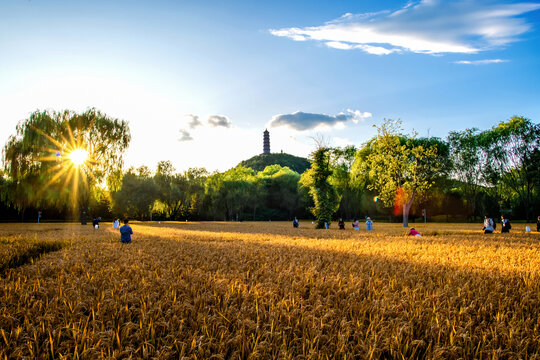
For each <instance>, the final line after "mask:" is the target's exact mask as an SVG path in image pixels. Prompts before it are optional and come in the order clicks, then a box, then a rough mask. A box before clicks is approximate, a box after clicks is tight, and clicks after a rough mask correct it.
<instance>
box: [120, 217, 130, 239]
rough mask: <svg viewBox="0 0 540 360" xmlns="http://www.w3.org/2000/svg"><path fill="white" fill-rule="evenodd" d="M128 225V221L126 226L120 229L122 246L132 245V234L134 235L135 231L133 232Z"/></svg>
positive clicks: (125, 221) (125, 222) (125, 223)
mask: <svg viewBox="0 0 540 360" xmlns="http://www.w3.org/2000/svg"><path fill="white" fill-rule="evenodd" d="M128 223H129V220H128V219H126V220H124V226H122V227H121V228H120V242H121V243H122V244H130V243H131V234H133V230H131V226H129V225H128Z"/></svg>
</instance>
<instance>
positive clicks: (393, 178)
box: [360, 120, 439, 226]
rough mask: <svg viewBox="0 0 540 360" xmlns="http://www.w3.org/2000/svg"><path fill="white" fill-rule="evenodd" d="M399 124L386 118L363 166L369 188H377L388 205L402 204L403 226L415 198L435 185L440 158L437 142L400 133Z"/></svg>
mask: <svg viewBox="0 0 540 360" xmlns="http://www.w3.org/2000/svg"><path fill="white" fill-rule="evenodd" d="M400 125H401V123H400V122H399V121H391V120H387V121H386V122H385V123H384V124H383V125H382V126H380V127H379V128H378V135H377V137H376V139H373V141H371V143H370V144H369V145H370V149H369V153H368V154H367V156H366V157H365V159H364V162H363V163H362V165H361V166H362V167H364V169H365V170H364V172H365V173H367V174H368V176H369V184H368V186H367V187H368V189H370V190H373V191H375V192H376V193H377V195H378V197H379V198H380V199H381V200H382V202H383V203H384V204H385V206H388V207H396V206H399V207H403V226H408V215H409V210H410V208H411V206H412V204H413V201H414V198H415V196H416V194H417V193H423V192H425V191H427V190H428V189H429V188H430V187H431V186H432V185H433V182H434V176H435V174H436V172H437V169H438V166H439V162H438V160H437V146H436V145H434V144H429V143H428V144H424V143H423V142H421V141H418V140H416V139H414V138H412V139H409V138H407V137H405V136H403V135H401V133H400V130H401V128H400ZM360 156H361V155H360Z"/></svg>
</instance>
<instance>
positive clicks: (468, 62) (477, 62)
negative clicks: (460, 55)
mask: <svg viewBox="0 0 540 360" xmlns="http://www.w3.org/2000/svg"><path fill="white" fill-rule="evenodd" d="M505 62H508V60H504V59H485V60H460V61H456V62H455V64H465V65H486V64H499V63H505Z"/></svg>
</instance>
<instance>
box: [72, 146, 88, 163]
mask: <svg viewBox="0 0 540 360" xmlns="http://www.w3.org/2000/svg"><path fill="white" fill-rule="evenodd" d="M69 159H70V160H71V162H72V163H73V164H74V165H75V166H81V165H82V164H84V163H85V162H86V160H87V159H88V151H86V150H85V149H74V150H73V151H72V152H70V153H69Z"/></svg>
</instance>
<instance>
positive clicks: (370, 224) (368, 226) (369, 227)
mask: <svg viewBox="0 0 540 360" xmlns="http://www.w3.org/2000/svg"><path fill="white" fill-rule="evenodd" d="M366 230H367V231H372V230H373V220H371V218H370V217H369V216H368V217H367V220H366Z"/></svg>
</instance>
